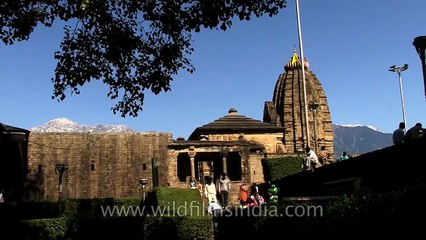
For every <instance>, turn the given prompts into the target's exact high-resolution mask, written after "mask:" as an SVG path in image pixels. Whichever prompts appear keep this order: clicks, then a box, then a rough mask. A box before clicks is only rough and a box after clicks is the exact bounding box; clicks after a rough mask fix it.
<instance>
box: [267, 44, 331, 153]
mask: <svg viewBox="0 0 426 240" xmlns="http://www.w3.org/2000/svg"><path fill="white" fill-rule="evenodd" d="M304 68H305V86H306V99H307V100H306V102H307V103H306V104H307V105H309V103H310V102H311V103H314V104H316V105H317V106H316V107H317V109H316V110H310V111H309V112H308V120H306V118H305V102H304V96H303V85H302V64H301V62H300V59H299V58H298V56H297V53H296V50H295V51H294V53H293V57H292V58H291V60H290V61H289V62H287V63H286V64H285V66H284V70H285V72H284V73H283V74H280V76H279V77H278V80H277V83H276V85H275V89H274V95H273V98H272V101H268V102H265V109H264V115H263V121H264V122H268V123H271V124H274V125H277V126H282V127H284V129H285V130H284V131H285V132H284V136H283V141H282V142H283V144H284V145H285V148H286V150H287V153H296V152H298V151H300V149H303V148H304V147H306V145H307V141H309V142H310V146H314V147H315V146H316V147H317V148H318V149H319V146H325V147H326V148H327V149H328V150H329V151H330V152H333V129H332V127H331V115H330V110H329V108H328V103H327V97H326V95H325V92H324V89H323V88H322V86H321V83H320V81H319V80H318V78H317V77H316V76H315V74H314V73H313V72H312V71H310V70H309V62H308V61H307V60H306V59H305V60H304ZM314 111H315V119H314ZM314 120H315V121H314ZM306 121H308V126H309V129H308V131H309V136H310V137H309V139H308V138H307V134H306V130H307V129H306V126H307V124H306ZM332 155H333V153H332Z"/></svg>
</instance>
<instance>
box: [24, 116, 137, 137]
mask: <svg viewBox="0 0 426 240" xmlns="http://www.w3.org/2000/svg"><path fill="white" fill-rule="evenodd" d="M30 131H32V132H94V133H101V132H134V130H133V129H131V128H130V127H128V126H126V125H110V124H100V123H98V124H95V125H85V124H79V123H77V122H74V121H72V120H70V119H68V118H63V117H61V118H55V119H53V120H50V121H48V122H47V123H45V124H43V125H40V126H36V127H33V128H31V129H30Z"/></svg>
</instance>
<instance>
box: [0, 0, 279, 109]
mask: <svg viewBox="0 0 426 240" xmlns="http://www.w3.org/2000/svg"><path fill="white" fill-rule="evenodd" d="M285 4H286V2H285V0H164V1H161V0H3V1H1V2H0V38H1V40H2V41H3V42H4V43H5V44H6V45H11V44H13V43H15V42H16V41H22V40H28V39H29V38H30V35H31V33H32V32H33V30H34V28H35V27H37V26H38V25H40V24H41V25H44V26H47V27H50V26H52V24H53V23H54V21H55V20H61V21H64V22H66V25H65V27H64V33H65V34H64V38H63V40H62V42H61V44H60V50H58V51H56V52H55V55H54V57H55V59H56V60H57V65H56V69H55V75H54V77H53V78H52V82H53V84H54V90H53V95H52V98H53V99H57V100H58V101H62V100H64V99H65V97H66V95H67V94H70V93H75V94H79V92H80V88H81V87H82V86H83V85H84V84H85V83H87V82H90V81H92V80H101V81H103V83H105V84H107V85H108V86H109V93H108V97H110V98H111V99H117V98H121V99H118V102H117V103H116V104H115V106H113V107H112V111H113V112H114V114H116V113H120V114H121V115H122V116H123V117H125V116H126V115H130V116H137V115H138V112H140V111H141V110H142V106H143V100H144V92H145V90H150V91H152V92H153V93H154V94H158V93H160V92H162V91H165V92H167V91H169V90H170V82H171V81H172V80H173V76H174V75H176V74H177V72H178V71H179V70H181V69H184V70H187V71H188V72H191V73H192V72H193V71H194V67H193V66H192V65H191V63H190V60H189V56H190V55H191V53H192V52H193V48H192V47H191V34H192V33H193V32H199V31H200V30H201V29H202V28H210V29H219V28H220V29H222V30H226V29H227V28H229V27H231V25H232V21H233V20H234V19H235V17H238V18H239V19H240V20H250V18H251V17H254V16H256V17H260V16H262V15H264V14H267V15H269V16H273V15H275V14H277V13H278V11H279V10H280V9H282V8H284V7H285Z"/></svg>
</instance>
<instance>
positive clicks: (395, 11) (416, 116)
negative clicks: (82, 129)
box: [0, 0, 426, 138]
mask: <svg viewBox="0 0 426 240" xmlns="http://www.w3.org/2000/svg"><path fill="white" fill-rule="evenodd" d="M287 3H288V4H287V8H285V9H283V10H282V11H281V13H280V14H279V15H277V16H274V17H272V18H270V17H268V16H264V17H262V18H259V19H252V20H251V21H248V22H239V21H235V22H234V24H233V27H232V28H231V29H230V30H228V31H226V32H223V31H221V30H207V29H204V30H202V31H201V33H198V34H194V41H193V47H194V48H195V52H194V54H193V55H192V56H191V57H190V58H191V60H192V64H193V65H194V66H195V68H196V71H195V73H194V74H189V73H185V72H183V73H182V74H179V75H178V76H176V78H175V79H174V81H173V83H172V90H171V91H170V92H167V93H161V94H159V95H153V94H151V93H147V95H146V97H145V103H144V109H143V111H142V112H141V113H140V114H139V116H138V117H137V118H133V117H126V118H122V117H120V115H114V114H113V113H112V111H111V110H110V108H111V107H112V106H113V104H114V102H112V101H111V100H109V99H108V98H107V97H106V94H107V92H108V91H107V88H106V87H105V86H103V85H102V84H101V83H96V82H91V83H89V84H87V85H85V86H84V87H83V88H82V89H81V94H80V95H72V96H68V97H67V98H66V99H65V100H64V101H63V102H57V101H56V100H52V99H51V95H52V92H53V84H52V83H51V80H50V79H51V77H53V75H54V68H55V64H56V62H55V61H54V58H53V53H54V52H55V51H56V50H58V49H59V43H60V41H61V39H62V36H63V35H62V34H63V33H62V31H61V27H60V26H54V27H52V28H44V27H43V28H38V29H37V30H36V31H35V32H34V33H33V34H32V36H31V38H30V40H29V41H26V42H20V43H16V44H15V45H12V46H5V45H3V44H0V83H1V86H0V103H1V105H2V111H1V113H0V122H3V123H6V124H9V125H14V126H18V127H22V128H27V129H29V128H32V127H35V126H39V125H42V124H44V123H46V122H48V121H49V120H52V119H55V118H59V117H66V118H69V119H71V120H73V121H75V122H78V123H81V124H97V123H102V124H124V125H128V126H129V127H131V128H132V129H134V130H136V131H158V132H169V133H172V134H173V137H174V138H177V137H179V136H183V137H185V138H187V137H188V136H189V135H190V134H191V133H192V131H193V130H194V129H195V128H196V127H199V126H202V125H204V124H207V123H210V122H212V121H214V120H216V119H218V118H220V117H223V116H224V115H226V114H227V111H228V110H229V109H230V108H231V107H234V108H236V109H238V112H239V113H240V114H242V115H246V116H248V117H251V118H254V119H258V120H262V118H263V106H264V102H265V101H270V100H271V98H272V94H273V89H274V86H275V83H276V81H277V79H278V76H279V74H281V73H283V72H284V69H283V66H284V64H285V63H286V62H287V61H288V60H289V59H290V58H291V56H292V53H293V48H294V46H296V47H298V35H297V25H296V14H295V13H296V10H295V1H292V0H290V1H287ZM425 9H426V2H425V1H424V0H404V1H402V0H398V1H397V0H387V1H381V0H360V1H350V0H344V1H337V0H323V1H318V0H300V17H301V27H302V37H303V47H304V55H305V56H306V57H307V58H308V61H309V63H310V68H311V70H312V71H313V72H314V73H315V74H316V76H317V77H318V79H319V80H320V82H321V83H322V86H323V88H324V90H325V93H326V95H327V100H328V104H329V107H330V111H331V117H332V121H333V123H335V124H361V125H370V126H374V127H376V128H378V129H380V130H381V131H384V132H392V131H393V130H394V129H395V128H397V126H398V123H399V122H400V121H402V110H401V100H400V93H399V82H398V75H397V74H396V73H393V72H389V71H388V69H389V66H391V65H397V66H402V65H403V64H405V63H407V64H409V68H408V70H406V71H405V72H403V73H402V81H403V90H404V100H405V110H406V116H407V125H408V126H409V127H411V126H413V125H414V124H415V123H416V122H423V124H426V121H425V120H426V101H425V94H424V83H423V78H422V70H421V63H420V59H419V56H418V55H417V53H416V51H415V49H414V47H413V45H412V42H413V39H414V37H416V36H422V35H426V24H425V23H426V14H425Z"/></svg>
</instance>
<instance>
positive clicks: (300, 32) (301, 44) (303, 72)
mask: <svg viewBox="0 0 426 240" xmlns="http://www.w3.org/2000/svg"><path fill="white" fill-rule="evenodd" d="M296 15H297V30H298V35H299V48H300V58H301V60H300V63H301V64H302V87H303V101H304V103H303V105H304V113H305V125H306V147H310V141H309V140H310V137H309V119H308V103H307V99H306V78H305V58H304V56H303V43H302V27H301V26H300V14H299V0H296Z"/></svg>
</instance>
